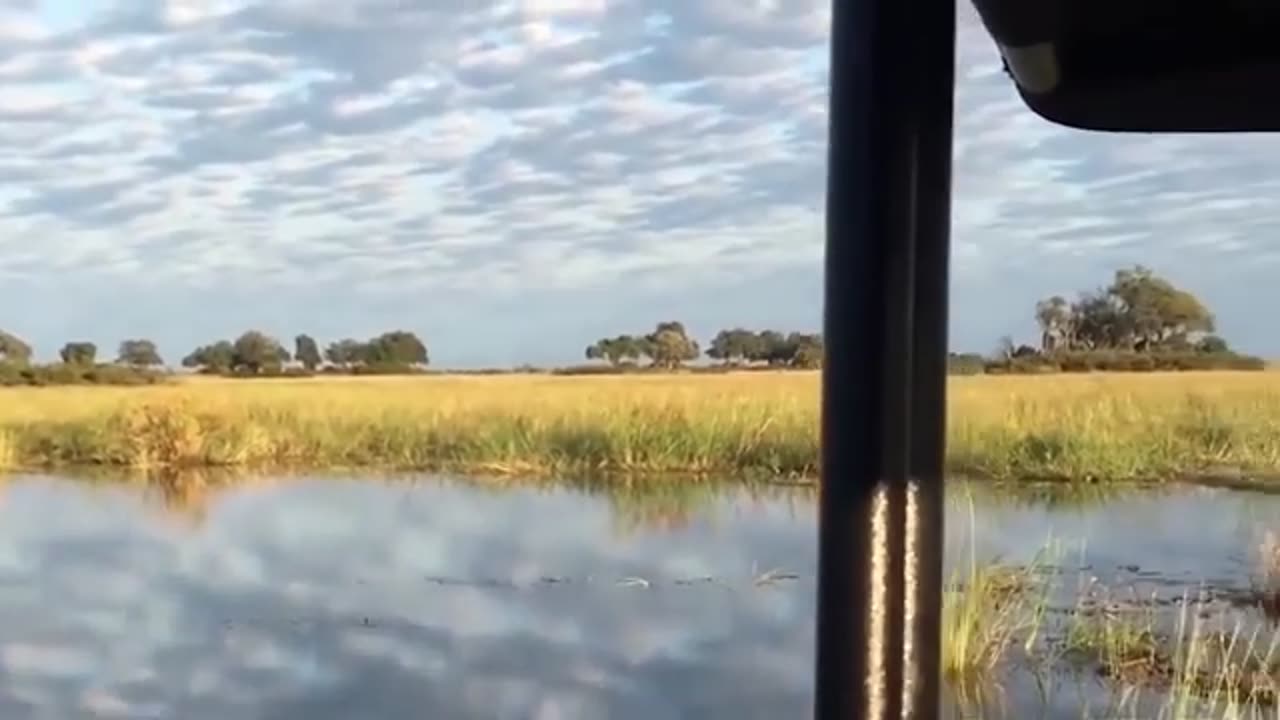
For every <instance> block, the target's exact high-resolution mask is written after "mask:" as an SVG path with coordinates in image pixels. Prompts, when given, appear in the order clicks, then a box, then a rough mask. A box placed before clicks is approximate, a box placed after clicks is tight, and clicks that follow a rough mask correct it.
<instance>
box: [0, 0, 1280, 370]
mask: <svg viewBox="0 0 1280 720" xmlns="http://www.w3.org/2000/svg"><path fill="white" fill-rule="evenodd" d="M827 5H828V4H827V3H825V2H820V1H819V0H776V1H775V2H770V3H742V2H734V1H731V0H645V1H644V2H641V0H516V1H515V2H464V1H463V0H434V1H429V0H420V1H414V0H352V1H351V2H346V3H341V4H337V5H335V4H334V3H330V2H321V1H320V0H273V1H270V2H266V1H263V2H253V1H237V0H205V1H200V2H196V1H194V0H146V1H143V0H133V1H130V2H123V1H120V2H114V3H112V2H106V3H93V4H90V3H84V4H79V3H70V2H66V1H64V0H45V2H43V3H41V2H34V1H30V2H24V1H20V0H7V1H0V82H3V84H4V87H5V89H6V91H5V93H4V94H3V95H2V96H0V178H2V179H3V184H0V304H2V305H0V306H3V307H6V308H10V309H11V310H9V311H8V312H6V313H5V314H4V316H3V317H0V326H3V327H6V328H8V329H11V330H14V331H17V332H19V333H21V334H24V335H26V336H28V337H29V338H30V339H32V340H34V341H36V343H37V344H39V345H41V346H43V347H44V349H45V351H46V354H47V353H49V352H51V351H52V350H53V349H54V348H55V347H56V346H57V345H58V344H59V343H60V342H61V341H63V340H65V339H68V338H69V337H87V338H90V339H95V340H98V341H99V342H100V343H103V344H110V343H111V342H112V341H114V340H116V339H118V338H119V337H121V336H124V335H137V334H145V335H150V336H152V337H155V338H156V339H157V340H159V341H160V342H161V344H162V346H163V347H164V349H165V350H166V351H167V353H168V354H169V355H171V356H176V355H179V354H181V353H182V352H185V351H186V350H187V349H189V347H190V346H191V345H193V344H194V343H196V342H201V341H204V340H206V339H208V338H211V337H214V336H220V335H230V334H232V333H235V332H237V331H239V330H242V329H245V328H247V327H250V326H257V327H262V328H263V329H266V330H269V331H272V332H277V333H280V334H282V335H290V336H291V335H292V334H293V333H294V332H299V331H304V330H305V331H308V332H312V333H315V334H318V335H322V336H332V335H336V334H339V333H341V334H344V335H345V334H362V333H372V332H376V331H378V330H381V329H383V328H386V327H391V326H407V327H412V328H414V329H416V330H418V331H420V332H422V333H423V334H424V335H426V337H427V338H428V340H429V342H430V344H431V345H432V346H433V355H434V356H435V358H436V359H437V360H438V361H440V362H441V363H444V364H476V363H511V362H518V361H522V360H531V361H557V360H565V359H568V358H572V357H575V356H576V355H577V353H578V349H579V348H580V347H581V346H582V345H583V344H584V343H585V342H586V341H589V340H590V339H592V338H593V337H594V336H597V335H599V334H602V333H606V332H615V331H622V330H629V329H641V328H643V327H646V326H649V325H651V324H652V323H653V322H655V321H656V320H660V319H666V318H668V317H673V318H681V319H683V320H685V321H686V322H687V323H688V324H690V325H691V326H692V327H693V329H695V330H696V331H698V332H700V333H702V334H708V333H710V332H714V330H715V329H717V328H718V327H721V326H724V325H728V324H738V323H743V324H755V325H766V324H769V325H782V326H789V327H798V328H811V327H815V326H816V325H817V324H818V321H819V317H820V307H819V303H820V289H819V283H820V278H821V274H820V261H821V232H822V223H821V208H822V190H823V180H824V172H825V166H824V161H825V158H824V141H825V133H826V108H825V103H826V83H827V55H826V52H827V38H828V31H827V27H828V23H829V10H828V7H827ZM90 8H92V9H91V10H90ZM957 78H958V81H959V94H958V101H957V127H958V131H959V140H958V143H957V149H956V179H955V184H956V190H957V199H956V203H955V212H956V215H955V239H956V255H955V271H956V278H955V297H956V321H955V328H954V332H953V334H954V336H955V342H956V344H957V345H960V346H966V347H970V348H976V349H986V348H987V346H989V345H990V344H991V343H992V342H993V341H994V339H995V338H996V337H997V336H999V335H1001V334H1004V333H1006V332H1015V333H1019V332H1027V331H1028V330H1029V325H1030V319H1029V314H1030V312H1029V308H1030V305H1031V303H1032V302H1033V301H1034V300H1035V299H1036V298H1037V297H1038V296H1040V295H1043V294H1046V293H1050V292H1068V293H1069V292H1073V291H1075V290H1077V289H1081V288H1085V287H1089V286H1092V285H1094V284H1097V283H1099V282H1102V281H1104V280H1105V278H1106V276H1107V275H1108V274H1109V273H1110V271H1111V269H1113V268H1114V267H1115V266H1117V265H1119V264H1127V263H1131V262H1137V261H1143V262H1147V263H1149V264H1152V265H1154V266H1155V267H1156V268H1157V269H1159V270H1160V271H1162V272H1164V273H1166V274H1168V275H1170V276H1171V277H1173V278H1174V279H1175V280H1179V281H1182V282H1185V283H1188V284H1190V285H1191V286H1192V287H1193V288H1194V289H1196V290H1198V291H1200V292H1201V293H1203V295H1204V296H1205V297H1206V298H1207V299H1208V300H1209V301H1210V303H1211V304H1212V305H1213V306H1214V307H1215V309H1217V310H1218V311H1219V314H1220V316H1221V320H1222V322H1223V325H1224V330H1225V331H1226V332H1227V334H1228V335H1229V336H1233V337H1234V338H1236V339H1237V340H1238V341H1239V342H1241V343H1243V344H1245V345H1246V346H1249V347H1250V348H1251V349H1255V350H1258V351H1271V350H1274V349H1280V348H1276V347H1273V346H1272V344H1271V341H1270V338H1268V336H1267V333H1266V332H1265V330H1266V328H1265V327H1263V325H1262V323H1261V320H1260V319H1259V318H1257V316H1256V314H1254V313H1251V312H1250V308H1251V307H1253V306H1254V305H1255V303H1257V302H1259V301H1261V302H1270V301H1273V300H1275V299H1277V298H1275V297H1272V298H1267V296H1266V294H1267V293H1280V291H1277V290H1272V289H1270V286H1271V284H1269V283H1265V282H1262V278H1263V276H1264V275H1266V274H1267V273H1269V272H1270V271H1271V270H1270V268H1271V267H1272V264H1273V260H1274V258H1275V257H1276V256H1275V255H1274V254H1273V251H1271V249H1270V246H1269V245H1268V243H1267V238H1268V235H1269V233H1271V232H1272V231H1273V227H1272V226H1273V225H1274V224H1276V220H1275V219H1274V218H1275V213H1272V212H1269V208H1268V205H1267V201H1268V199H1270V198H1274V197H1275V196H1276V189H1277V188H1276V187H1274V185H1275V183H1276V182H1277V181H1276V180H1273V179H1271V178H1270V177H1269V176H1268V173H1267V172H1266V171H1267V169H1268V168H1270V167H1271V166H1272V165H1273V163H1272V162H1271V160H1272V158H1273V156H1274V154H1275V153H1276V152H1277V145H1276V142H1275V141H1274V140H1272V139H1270V138H1265V137H1256V136H1255V137H1223V138H1188V137H1182V136H1176V137H1162V138H1130V137H1104V136H1093V135H1086V134H1083V133H1079V132H1074V131H1069V130H1064V129H1060V128H1056V127H1053V126H1050V125H1049V124H1047V123H1046V122H1044V121H1042V120H1040V119H1039V118H1036V117H1034V116H1033V115H1031V114H1030V113H1029V112H1028V111H1027V110H1025V109H1023V108H1022V106H1021V105H1020V103H1019V102H1018V101H1017V99H1016V98H1015V97H1014V95H1013V93H1012V91H1011V88H1010V87H1009V84H1008V82H1007V80H1006V79H1005V78H1004V76H1003V75H1002V74H1001V72H1000V67H999V63H998V60H997V58H996V56H995V54H994V52H993V50H992V48H991V44H990V42H989V40H988V39H987V38H986V36H985V35H984V34H983V33H982V32H981V30H980V28H979V27H978V25H977V23H976V20H975V19H974V17H973V14H972V12H971V11H970V10H969V9H968V8H967V6H966V7H963V8H962V13H961V23H960V61H959V64H958V69H957ZM1242 273H1248V274H1250V277H1251V278H1252V279H1251V280H1249V281H1246V282H1240V280H1239V277H1240V275H1241V274H1242ZM15 308H16V309H15Z"/></svg>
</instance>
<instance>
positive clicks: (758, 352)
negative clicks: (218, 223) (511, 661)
mask: <svg viewBox="0 0 1280 720" xmlns="http://www.w3.org/2000/svg"><path fill="white" fill-rule="evenodd" d="M1034 318H1035V320H1036V323H1037V325H1038V326H1039V335H1038V337H1037V338H1036V339H1035V340H1033V341H1032V342H1031V343H1027V344H1015V343H1014V342H1013V340H1012V339H1011V338H1007V337H1006V338H1002V339H1001V341H1000V344H999V346H998V347H997V348H996V349H995V351H994V352H992V353H990V354H987V355H982V354H978V353H952V354H951V355H950V357H949V370H950V372H952V373H955V374H976V373H992V374H994V373H1043V372H1086V371H1091V370H1105V371H1150V370H1209V369H1233V370H1259V369H1263V368H1265V367H1266V363H1265V362H1264V361H1262V360H1261V359H1259V358H1256V357H1252V356H1249V355H1242V354H1239V353H1237V352H1235V351H1233V350H1232V349H1231V347H1230V345H1229V344H1228V343H1227V341H1226V340H1225V339H1224V338H1222V337H1221V336H1220V335H1217V334H1215V331H1216V329H1217V328H1216V322H1215V319H1214V316H1213V314H1212V313H1211V312H1210V311H1209V309H1208V307H1206V306H1205V304H1204V303H1203V302H1202V301H1201V300H1200V299H1199V298H1197V297H1196V296H1195V295H1194V294H1192V293H1191V292H1189V291H1187V290H1184V289H1182V288H1179V287H1176V286H1175V285H1174V284H1173V283H1171V282H1170V281H1168V280H1167V279H1165V278H1162V277H1160V276H1159V275H1157V274H1156V273H1155V272H1153V271H1152V270H1151V269H1149V268H1146V267H1143V266H1141V265H1138V266H1134V267H1132V268H1126V269H1121V270H1118V271H1116V272H1115V274H1114V276H1113V277H1112V281H1111V283H1110V284H1108V285H1105V286H1103V287H1100V288H1097V289H1095V290H1090V291H1085V292H1081V293H1080V294H1079V295H1078V297H1077V298H1076V299H1075V300H1074V301H1071V300H1067V299H1066V298H1064V297H1063V296H1061V295H1054V296H1051V297H1048V298H1045V299H1043V300H1041V301H1039V302H1037V303H1036V305H1035V308H1034ZM584 354H585V356H586V358H587V359H588V360H593V361H602V362H601V363H600V364H596V365H588V366H576V367H569V368H560V369H557V370H552V371H551V372H559V373H566V374H573V373H579V372H592V373H595V372H625V371H631V370H642V369H648V370H654V371H670V370H675V369H679V368H682V367H684V366H686V365H689V364H692V363H696V361H698V360H699V359H701V358H702V357H704V356H705V357H706V358H708V359H710V360H711V361H713V363H712V364H711V365H702V366H700V367H697V368H695V370H696V371H699V372H719V371H723V370H726V369H737V368H741V369H756V368H759V369H770V368H774V369H791V368H795V369H812V368H819V367H821V366H822V361H823V342H822V335H821V334H818V333H812V334H809V333H802V332H782V331H779V330H770V329H765V330H749V329H746V328H742V327H734V328H729V329H724V330H720V331H719V332H717V333H716V334H715V335H714V336H713V337H712V338H711V340H710V342H708V343H707V345H706V348H705V350H704V349H703V347H702V346H701V345H700V344H699V342H698V341H697V340H696V339H694V338H693V337H692V336H691V335H690V333H689V331H688V329H687V328H686V327H685V326H684V324H683V323H681V322H678V321H674V320H668V321H664V322H659V323H657V324H656V325H655V326H654V328H653V330H651V331H650V332H648V333H643V334H629V335H617V336H614V337H607V338H601V339H599V340H597V341H596V342H594V343H592V344H591V345H589V346H587V348H586V350H585V353H584ZM59 357H60V359H61V362H57V363H51V364H46V365H36V364H33V363H32V362H31V358H32V348H31V346H30V345H29V344H27V343H26V342H24V341H23V340H22V339H21V338H19V337H17V336H15V335H13V334H11V333H7V332H4V331H0V385H15V384H28V385H48V384H68V383H77V382H80V383H110V384H140V383H151V382H158V381H159V380H161V379H163V378H164V377H165V376H166V374H167V373H166V372H164V371H163V366H164V364H165V363H164V360H163V358H161V356H160V353H159V352H158V350H157V348H156V344H155V343H154V342H152V341H150V340H147V339H142V338H134V339H128V340H124V341H123V342H121V343H120V344H119V346H118V347H117V348H116V353H115V356H114V359H113V360H111V361H106V362H104V361H103V360H101V359H100V358H99V349H98V347H97V346H96V345H95V344H94V343H92V342H88V341H81V340H78V341H72V342H68V343H66V344H65V345H63V346H62V349H61V350H60V351H59ZM429 361H430V357H429V354H428V350H427V346H426V344H425V343H424V342H423V341H422V339H421V338H419V337H418V336H417V335H416V334H414V333H413V332H409V331H407V330H392V331H389V332H384V333H382V334H380V335H377V336H375V337H372V338H369V339H367V340H355V339H352V338H344V339H340V340H337V341H334V342H332V343H330V344H329V345H327V346H325V347H324V348H323V349H321V346H320V344H319V343H318V342H317V341H316V340H315V338H313V337H311V336H310V335H307V334H300V335H297V336H296V337H295V338H294V339H293V343H292V349H289V348H287V347H286V346H285V344H284V343H283V342H281V341H280V340H279V339H277V338H275V337H273V336H271V335H269V334H267V333H264V332H261V331H258V330H249V331H247V332H244V333H242V334H241V335H240V336H239V337H237V338H236V339H234V340H218V341H216V342H213V343H210V344H208V345H202V346H200V347H197V348H195V349H194V350H192V351H191V352H190V353H189V354H188V355H186V356H185V357H183V358H182V361H181V364H182V366H183V367H186V368H189V369H192V370H196V371H198V372H201V373H207V374H217V375H228V376H233V377H276V376H307V375H312V374H315V373H317V372H322V373H343V374H396V373H419V372H425V371H426V368H427V366H428V364H429ZM481 372H484V373H486V374H487V373H499V372H512V371H511V370H500V369H494V370H486V371H481ZM514 372H545V371H543V370H538V369H537V368H532V367H528V366H522V367H521V368H517V369H516V370H514Z"/></svg>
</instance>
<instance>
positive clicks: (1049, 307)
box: [1010, 295, 1075, 352]
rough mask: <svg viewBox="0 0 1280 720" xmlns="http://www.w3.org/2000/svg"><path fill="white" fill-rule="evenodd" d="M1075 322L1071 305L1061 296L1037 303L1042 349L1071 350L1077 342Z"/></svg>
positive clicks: (1047, 350)
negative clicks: (1075, 341)
mask: <svg viewBox="0 0 1280 720" xmlns="http://www.w3.org/2000/svg"><path fill="white" fill-rule="evenodd" d="M1073 321H1074V316H1073V315H1072V312H1071V303H1068V302H1067V300H1066V298H1064V297H1062V296H1061V295H1054V296H1053V297H1051V298H1049V299H1047V300H1041V301H1040V302H1038V303H1036V322H1037V323H1038V324H1039V325H1040V349H1041V350H1043V351H1045V352H1054V351H1056V350H1062V349H1068V348H1070V347H1071V345H1072V344H1073V342H1074V340H1075V337H1074V336H1075V324H1074V322H1073ZM1010 344H1012V341H1010Z"/></svg>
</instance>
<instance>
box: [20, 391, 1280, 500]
mask: <svg viewBox="0 0 1280 720" xmlns="http://www.w3.org/2000/svg"><path fill="white" fill-rule="evenodd" d="M818 400H819V377H818V375H817V374H816V373H794V372H789V373H730V374H724V375H698V376H694V375H643V376H605V377H549V376H530V375H508V376H478V377H464V376H434V377H418V378H406V377H385V378H381V377H373V378H315V379H300V380H272V381H270V382H265V381H264V382H246V381H243V380H220V379H197V380H188V381H183V382H181V383H177V384H175V385H168V386H155V387H138V388H118V387H49V388H8V389H0V467H7V468H10V469H15V468H24V467H57V466H71V465H105V466H113V467H132V468H142V469H148V468H173V467H244V468H264V467H269V468H287V469H294V470H304V469H352V468H383V469H396V470H408V469H412V470H444V471H465V472H479V473H490V474H510V475H525V476H539V475H543V476H545V475H565V474H583V473H596V472H607V473H627V474H647V473H689V474H701V475H706V476H711V475H731V476H742V475H761V476H795V477H812V476H813V475H815V474H816V471H817V466H818V422H819V402H818ZM948 421H949V440H948V443H949V450H948V458H949V460H948V462H949V466H950V470H951V471H952V472H953V473H956V474H963V475H970V476H981V477H991V478H1000V479H1025V478H1049V479H1064V478H1066V479H1090V478H1093V479H1151V478H1167V477H1171V476H1175V475H1185V474H1196V473H1204V472H1215V471H1221V470H1223V469H1230V470H1237V471H1241V472H1245V473H1261V474H1270V473H1276V474H1280V373H1273V372H1261V373H1230V372H1206V373H1168V374H1098V375H1057V376H1053V377H1021V376H1004V377H982V376H979V377H957V378H953V379H952V381H951V389H950V403H949V418H948Z"/></svg>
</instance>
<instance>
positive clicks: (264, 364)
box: [182, 330, 430, 376]
mask: <svg viewBox="0 0 1280 720" xmlns="http://www.w3.org/2000/svg"><path fill="white" fill-rule="evenodd" d="M429 361H430V358H429V355H428V353H427V346H426V344H425V343H423V342H422V340H421V339H420V338H419V337H418V336H417V335H416V334H414V333H412V332H409V331H406V330H393V331H390V332H385V333H383V334H381V335H378V336H377V337H374V338H370V339H369V340H365V341H360V340H354V339H351V338H345V339H342V340H338V341H336V342H334V343H331V344H330V345H329V346H328V347H327V348H325V350H324V352H323V353H321V352H320V346H319V344H318V343H317V342H316V340H315V338H313V337H311V336H310V335H306V334H302V335H298V336H297V337H295V338H294V340H293V352H290V351H289V350H287V349H286V348H285V347H284V345H283V344H282V343H281V342H280V341H279V340H278V339H276V338H274V337H272V336H270V335H268V334H266V333H264V332H261V331H258V330H249V331H248V332H245V333H244V334H242V335H240V337H238V338H236V339H235V340H219V341H217V342H215V343H212V344H210V345H202V346H200V347H198V348H196V349H195V350H192V351H191V353H190V354H188V355H187V356H186V357H184V358H182V365H183V367H186V368H192V369H195V370H198V371H199V372H202V373H207V374H220V375H228V374H229V375H238V376H261V375H282V374H288V375H305V374H311V373H314V372H316V371H317V370H323V371H325V372H330V373H353V374H374V373H379V374H389V373H411V372H418V371H421V370H422V369H423V368H425V367H426V366H427V364H428V363H429ZM290 363H293V364H294V365H295V367H294V368H289V369H287V368H286V365H289V364H290ZM289 370H291V372H290V371H289Z"/></svg>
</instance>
